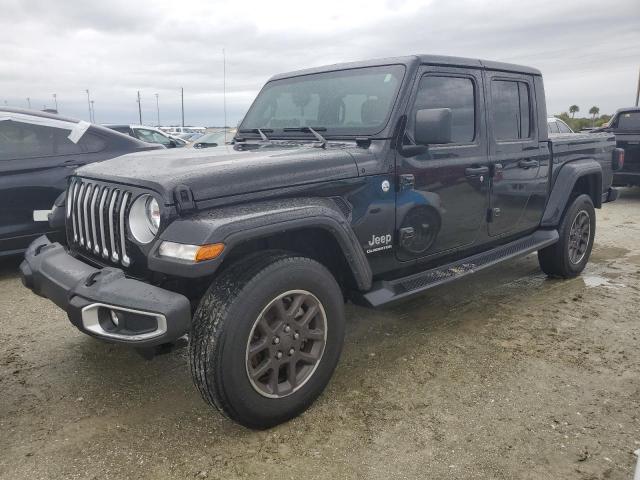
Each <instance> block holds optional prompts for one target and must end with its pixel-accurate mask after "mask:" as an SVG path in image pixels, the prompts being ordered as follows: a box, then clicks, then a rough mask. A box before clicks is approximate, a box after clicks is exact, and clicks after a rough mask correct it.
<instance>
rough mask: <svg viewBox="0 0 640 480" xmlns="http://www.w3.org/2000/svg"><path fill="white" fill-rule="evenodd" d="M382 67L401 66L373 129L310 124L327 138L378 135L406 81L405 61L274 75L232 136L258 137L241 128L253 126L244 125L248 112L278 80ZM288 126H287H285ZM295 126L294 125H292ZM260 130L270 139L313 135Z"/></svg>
mask: <svg viewBox="0 0 640 480" xmlns="http://www.w3.org/2000/svg"><path fill="white" fill-rule="evenodd" d="M384 67H401V68H400V69H399V75H398V85H397V87H396V91H395V93H394V94H393V95H392V101H391V102H390V106H389V111H388V112H387V115H386V117H385V119H384V121H383V122H382V123H381V124H380V126H379V127H377V126H376V127H375V131H371V132H362V131H348V130H345V131H340V132H336V131H335V130H332V128H331V126H327V127H328V128H327V129H326V130H325V129H324V127H325V125H310V126H311V127H312V128H316V127H318V128H319V129H320V133H321V134H322V136H323V137H326V138H328V139H354V138H356V137H369V138H370V137H374V136H376V135H379V134H380V133H381V132H384V131H385V130H386V129H387V128H388V127H389V122H390V120H391V119H392V117H393V113H394V111H395V110H396V108H397V105H398V102H399V100H400V97H401V95H402V94H403V91H404V87H405V83H406V81H407V74H408V71H409V66H408V65H407V64H405V63H402V62H390V63H380V64H369V65H363V66H354V67H349V68H334V69H328V70H320V71H313V72H309V73H301V74H297V75H296V74H293V75H290V76H276V77H274V78H273V79H271V80H269V81H268V82H267V83H265V84H264V86H263V87H262V88H261V89H260V92H258V95H256V97H255V99H254V100H253V102H252V103H251V106H250V107H249V109H248V110H247V113H246V114H245V116H244V118H243V119H242V122H241V123H240V125H239V127H238V130H237V131H236V134H235V136H234V138H235V139H236V140H237V139H239V138H251V139H254V138H258V139H259V138H260V135H259V134H258V133H257V132H244V131H242V132H241V130H245V129H246V130H250V129H253V127H247V126H246V125H245V122H246V120H247V117H248V116H249V113H250V112H251V111H252V110H253V109H254V108H255V107H256V104H257V101H258V99H259V98H260V96H261V95H262V94H263V92H264V91H265V90H267V89H268V88H271V86H272V85H273V84H276V83H279V82H286V81H288V80H291V79H296V78H302V77H313V76H318V75H326V74H331V73H336V72H346V71H354V70H369V69H374V68H384ZM304 127H305V126H302V127H301V128H304ZM287 128H288V127H287ZM294 128H295V127H294ZM261 129H262V130H264V131H265V133H266V132H267V131H268V132H269V133H268V136H269V139H270V140H291V139H294V140H296V139H308V138H309V137H312V136H313V135H312V134H311V133H310V132H309V131H300V132H297V131H291V130H289V131H285V130H284V129H281V128H278V129H277V130H275V131H270V130H271V129H270V128H269V127H266V126H265V127H261Z"/></svg>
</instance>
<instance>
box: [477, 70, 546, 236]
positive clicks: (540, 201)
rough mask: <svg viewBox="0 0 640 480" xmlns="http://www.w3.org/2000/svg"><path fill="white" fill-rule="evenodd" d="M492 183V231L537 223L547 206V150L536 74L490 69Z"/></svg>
mask: <svg viewBox="0 0 640 480" xmlns="http://www.w3.org/2000/svg"><path fill="white" fill-rule="evenodd" d="M485 84H486V85H487V91H488V92H489V93H488V100H487V103H489V109H488V111H489V122H488V123H489V125H490V129H489V145H490V153H491V160H492V171H493V177H492V187H491V201H490V212H489V235H490V236H492V237H495V236H500V235H512V234H517V233H521V232H524V231H526V230H530V229H533V228H535V227H537V226H538V224H539V222H540V218H541V216H542V212H543V210H544V205H545V199H546V189H547V171H548V162H549V149H548V145H547V143H546V142H539V141H538V132H537V125H538V121H537V111H536V108H535V105H536V102H535V90H534V83H533V81H532V77H530V76H528V75H520V74H509V73H503V72H492V71H487V72H486V77H485Z"/></svg>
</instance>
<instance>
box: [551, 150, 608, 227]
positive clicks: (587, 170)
mask: <svg viewBox="0 0 640 480" xmlns="http://www.w3.org/2000/svg"><path fill="white" fill-rule="evenodd" d="M585 177H586V178H589V185H590V190H592V192H590V194H591V197H592V199H593V204H594V206H595V207H596V208H600V207H601V206H602V166H601V165H600V164H599V163H598V162H597V161H595V160H593V159H584V160H576V161H574V162H570V163H566V164H564V165H562V167H560V170H559V171H558V174H557V175H556V179H555V182H554V183H553V186H552V187H551V193H550V195H549V201H548V202H547V206H546V208H545V211H544V214H543V216H542V222H541V226H543V227H555V226H557V225H558V224H559V223H560V219H561V218H562V214H563V213H564V211H565V208H566V207H567V204H568V202H569V200H570V199H571V194H572V193H573V190H574V188H575V186H576V184H577V183H578V181H579V180H580V179H581V178H585Z"/></svg>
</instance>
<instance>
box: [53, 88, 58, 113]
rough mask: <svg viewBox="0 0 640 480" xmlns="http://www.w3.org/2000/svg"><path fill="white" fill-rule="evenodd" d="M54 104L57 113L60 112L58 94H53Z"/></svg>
mask: <svg viewBox="0 0 640 480" xmlns="http://www.w3.org/2000/svg"><path fill="white" fill-rule="evenodd" d="M53 103H54V105H55V109H56V113H57V112H58V95H57V94H55V93H54V94H53Z"/></svg>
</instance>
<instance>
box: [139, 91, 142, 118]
mask: <svg viewBox="0 0 640 480" xmlns="http://www.w3.org/2000/svg"><path fill="white" fill-rule="evenodd" d="M138 120H139V121H140V125H142V103H141V102H140V90H138Z"/></svg>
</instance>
